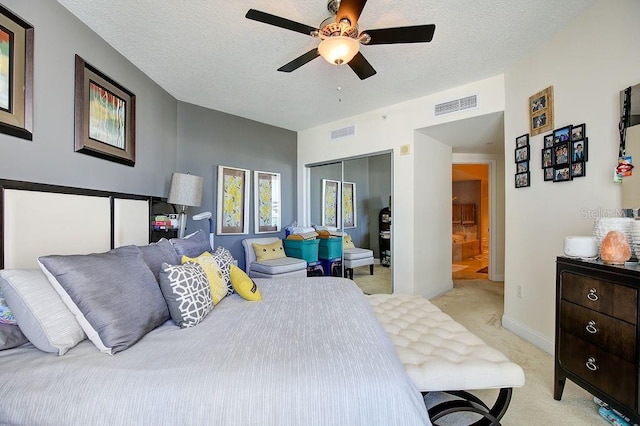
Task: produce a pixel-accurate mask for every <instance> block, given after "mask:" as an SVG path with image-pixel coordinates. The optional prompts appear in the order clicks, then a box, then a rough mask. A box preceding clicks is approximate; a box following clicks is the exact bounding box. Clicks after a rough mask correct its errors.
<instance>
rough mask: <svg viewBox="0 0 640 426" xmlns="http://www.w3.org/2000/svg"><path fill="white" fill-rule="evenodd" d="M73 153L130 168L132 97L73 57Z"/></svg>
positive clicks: (133, 149)
mask: <svg viewBox="0 0 640 426" xmlns="http://www.w3.org/2000/svg"><path fill="white" fill-rule="evenodd" d="M75 150H76V152H81V153H83V154H88V155H92V156H94V157H99V158H103V159H105V160H110V161H115V162H117V163H122V164H126V165H127V166H131V167H133V166H134V165H135V164H136V96H135V95H134V94H133V93H131V92H130V91H129V90H127V89H126V88H125V87H123V86H121V85H120V84H118V83H117V82H115V81H114V80H112V79H111V78H109V77H108V76H107V75H106V74H103V73H102V72H101V71H99V70H98V69H97V68H95V67H94V66H92V65H91V64H89V63H87V62H85V60H84V59H82V58H81V57H80V56H78V55H76V81H75Z"/></svg>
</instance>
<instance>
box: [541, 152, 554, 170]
mask: <svg viewBox="0 0 640 426" xmlns="http://www.w3.org/2000/svg"><path fill="white" fill-rule="evenodd" d="M551 166H553V149H551V148H542V168H543V169H544V168H547V167H551Z"/></svg>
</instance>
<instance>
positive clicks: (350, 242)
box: [342, 234, 356, 249]
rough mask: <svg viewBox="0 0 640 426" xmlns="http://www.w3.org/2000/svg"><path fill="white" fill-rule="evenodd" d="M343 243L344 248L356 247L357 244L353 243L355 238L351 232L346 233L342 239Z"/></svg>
mask: <svg viewBox="0 0 640 426" xmlns="http://www.w3.org/2000/svg"><path fill="white" fill-rule="evenodd" d="M342 244H343V245H342V247H343V248H344V249H352V248H356V246H355V244H353V240H352V239H351V235H349V234H345V236H344V238H343V239H342Z"/></svg>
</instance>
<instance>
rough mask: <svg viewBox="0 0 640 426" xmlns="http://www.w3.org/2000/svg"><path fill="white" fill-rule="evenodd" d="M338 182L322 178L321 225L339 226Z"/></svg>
mask: <svg viewBox="0 0 640 426" xmlns="http://www.w3.org/2000/svg"><path fill="white" fill-rule="evenodd" d="M339 199H340V182H339V181H337V180H330V179H322V226H335V227H339V226H340V212H339V210H338V200H339Z"/></svg>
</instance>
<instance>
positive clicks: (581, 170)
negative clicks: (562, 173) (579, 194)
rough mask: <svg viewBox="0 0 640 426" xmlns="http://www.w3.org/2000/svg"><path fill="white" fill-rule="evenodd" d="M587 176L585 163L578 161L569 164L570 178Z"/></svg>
mask: <svg viewBox="0 0 640 426" xmlns="http://www.w3.org/2000/svg"><path fill="white" fill-rule="evenodd" d="M586 175H587V163H585V162H584V161H579V162H577V163H573V164H571V178H577V177H583V176H586Z"/></svg>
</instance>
